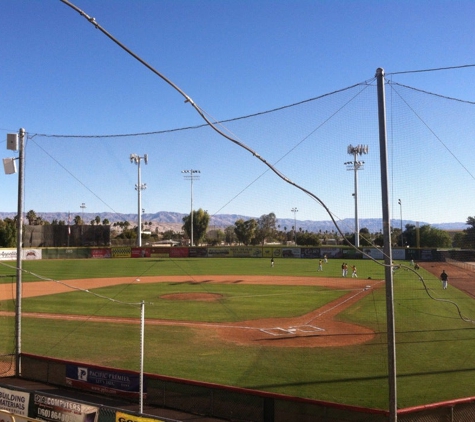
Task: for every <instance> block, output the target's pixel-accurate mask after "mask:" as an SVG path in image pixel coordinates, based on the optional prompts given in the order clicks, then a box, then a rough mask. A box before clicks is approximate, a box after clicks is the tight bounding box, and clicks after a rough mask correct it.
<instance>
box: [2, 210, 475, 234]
mask: <svg viewBox="0 0 475 422" xmlns="http://www.w3.org/2000/svg"><path fill="white" fill-rule="evenodd" d="M15 215H16V213H15V212H0V219H2V220H3V219H5V218H13V217H14V216H15ZM36 215H37V216H39V217H41V218H42V219H43V220H44V221H48V222H52V221H53V220H58V221H61V220H62V221H64V222H66V223H67V221H68V213H67V212H36ZM75 215H80V216H81V218H82V219H83V220H84V221H85V222H86V223H90V222H91V221H92V220H94V219H95V218H96V216H97V215H98V216H99V217H100V219H101V221H104V220H105V219H107V220H109V222H110V223H116V222H120V221H128V222H130V224H131V225H132V226H133V225H134V224H137V214H118V213H110V212H102V213H81V214H78V213H76V214H71V224H72V221H73V220H74V216H75ZM186 215H188V214H181V213H178V212H169V211H159V212H157V213H145V214H143V215H142V223H145V222H147V223H152V224H151V226H152V227H158V228H159V231H162V232H163V231H165V230H175V231H176V230H180V229H181V226H182V225H183V221H182V220H183V217H185V216H186ZM251 218H255V219H257V218H258V217H250V216H244V215H238V214H218V215H213V216H211V219H210V223H209V228H211V229H213V228H216V229H218V228H219V229H224V228H226V227H228V226H234V223H235V222H236V221H237V220H239V219H243V220H244V221H246V220H250V219H251ZM295 223H296V225H297V230H300V229H302V230H303V231H309V232H314V233H318V232H331V231H332V230H333V231H335V226H334V224H333V222H332V221H330V220H328V221H312V220H296V222H295ZM337 223H338V225H339V226H340V228H341V230H342V231H343V232H344V233H351V232H353V231H354V226H355V223H354V219H353V218H345V219H343V220H339V221H337ZM406 224H411V225H414V226H417V224H419V227H422V226H424V225H427V224H430V223H426V222H422V221H419V222H416V221H413V220H402V226H403V228H404V227H406ZM391 225H392V226H393V227H395V228H400V227H401V221H400V220H397V219H393V220H391ZM430 225H431V227H434V228H437V229H441V230H454V231H457V230H464V229H466V228H468V227H469V226H467V224H466V223H465V222H459V223H438V224H430ZM277 226H278V228H279V229H280V230H287V231H290V230H292V227H293V226H294V219H292V218H277ZM359 227H360V229H362V228H367V229H368V230H369V231H370V232H371V233H377V232H379V231H381V230H382V220H381V219H380V218H361V219H360V220H359Z"/></svg>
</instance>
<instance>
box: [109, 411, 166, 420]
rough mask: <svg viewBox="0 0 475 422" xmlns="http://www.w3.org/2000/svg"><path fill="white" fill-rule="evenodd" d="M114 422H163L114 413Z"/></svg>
mask: <svg viewBox="0 0 475 422" xmlns="http://www.w3.org/2000/svg"><path fill="white" fill-rule="evenodd" d="M115 422H164V421H163V420H162V419H155V418H153V419H152V418H144V417H143V416H137V415H131V414H130V413H124V412H115Z"/></svg>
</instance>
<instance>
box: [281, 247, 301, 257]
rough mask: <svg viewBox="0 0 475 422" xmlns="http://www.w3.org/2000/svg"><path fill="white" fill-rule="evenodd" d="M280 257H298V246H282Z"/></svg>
mask: <svg viewBox="0 0 475 422" xmlns="http://www.w3.org/2000/svg"><path fill="white" fill-rule="evenodd" d="M282 258H300V248H282Z"/></svg>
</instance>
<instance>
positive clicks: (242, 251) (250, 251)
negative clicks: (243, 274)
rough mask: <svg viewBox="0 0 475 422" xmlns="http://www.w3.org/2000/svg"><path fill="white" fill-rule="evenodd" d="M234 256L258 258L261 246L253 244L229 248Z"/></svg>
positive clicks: (260, 254) (260, 253)
mask: <svg viewBox="0 0 475 422" xmlns="http://www.w3.org/2000/svg"><path fill="white" fill-rule="evenodd" d="M231 252H232V256H233V257H234V258H260V257H261V256H262V248H256V247H255V246H236V247H233V248H232V249H231Z"/></svg>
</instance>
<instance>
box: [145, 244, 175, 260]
mask: <svg viewBox="0 0 475 422" xmlns="http://www.w3.org/2000/svg"><path fill="white" fill-rule="evenodd" d="M170 250H171V248H170V247H168V246H152V247H151V248H150V257H152V258H168V257H169V256H170Z"/></svg>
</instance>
